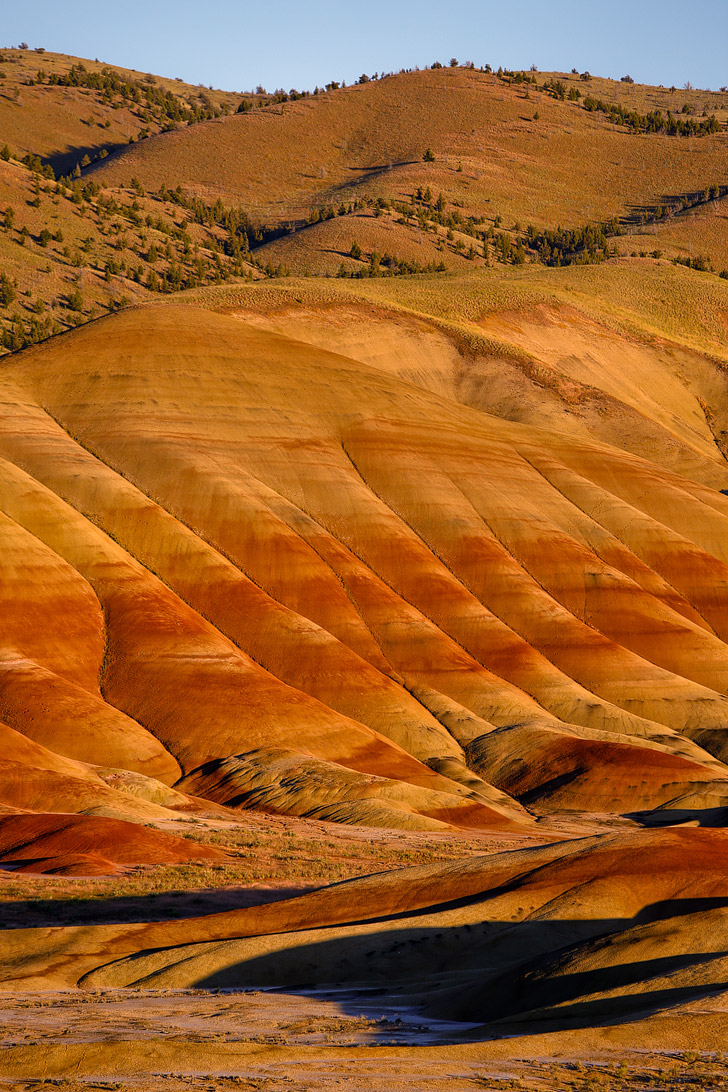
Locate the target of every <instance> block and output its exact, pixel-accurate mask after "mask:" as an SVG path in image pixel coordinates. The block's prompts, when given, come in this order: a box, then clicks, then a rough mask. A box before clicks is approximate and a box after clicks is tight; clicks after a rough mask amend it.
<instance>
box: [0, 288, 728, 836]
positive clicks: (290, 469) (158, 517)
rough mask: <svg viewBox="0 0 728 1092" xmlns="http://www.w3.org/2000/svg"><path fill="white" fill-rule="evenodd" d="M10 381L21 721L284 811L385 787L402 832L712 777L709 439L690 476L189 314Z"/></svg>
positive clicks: (70, 743)
mask: <svg viewBox="0 0 728 1092" xmlns="http://www.w3.org/2000/svg"><path fill="white" fill-rule="evenodd" d="M349 306H351V305H349ZM333 316H334V313H333V312H332V313H330V314H329V316H328V319H327V321H328V322H329V323H330V322H331V321H332V318H333ZM261 321H262V320H261ZM378 322H379V323H382V322H384V317H383V315H382V314H380V317H379V319H378ZM389 322H390V323H391V326H392V336H393V337H397V336H402V337H410V336H412V334H411V326H410V323H409V321H405V322H404V324H403V326H402V327H400V325H399V324H398V323H397V321H396V319H395V318H394V317H392V316H391V315H390V317H389ZM326 328H327V327H326V322H324V323H323V324H322V326H321V330H322V331H325V330H326ZM348 328H349V329H351V324H349V326H348ZM368 329H369V330H370V332H371V331H375V332H376V330H377V329H381V327H378V326H377V323H372V324H371V326H370V327H368ZM423 329H424V332H422V331H420V333H421V336H422V337H425V338H427V337H428V336H430V337H432V336H434V335H432V333H430V334H428V333H427V330H426V328H424V327H423ZM380 336H381V335H380ZM650 362H651V358H648V362H647V363H648V364H649V363H650ZM2 382H3V392H4V394H3V396H4V399H5V404H6V412H5V414H4V417H3V427H2V435H1V437H0V450H1V453H2V458H3V464H2V467H3V470H2V476H3V485H2V490H1V492H0V502H1V503H2V508H3V511H4V513H5V516H4V519H5V525H4V526H5V532H4V533H5V536H6V539H7V543H8V548H7V549H6V551H5V554H4V556H5V557H6V559H8V561H9V560H10V558H11V557H13V556H14V557H16V558H17V560H15V561H14V563H13V568H12V569H10V570H9V575H10V574H12V575H13V579H12V580H10V579H8V580H6V582H5V584H4V587H5V589H6V594H7V595H8V597H9V601H10V602H12V603H13V604H15V610H16V614H15V619H16V621H15V623H14V630H13V631H12V632H11V631H10V630H7V633H6V646H5V647H6V651H5V653H4V656H3V661H2V663H3V667H2V676H1V677H0V694H1V695H2V699H1V709H2V716H3V718H4V719H5V721H6V722H7V723H8V724H9V725H11V726H12V727H13V728H14V729H15V730H16V731H19V732H23V733H25V734H27V735H29V736H30V737H31V738H32V739H34V740H35V741H36V742H37V743H40V744H42V745H43V746H46V747H48V746H52V748H53V749H54V750H55V751H57V752H58V753H60V754H62V755H65V756H67V757H68V758H70V759H74V760H76V761H79V760H80V761H83V762H87V763H88V762H92V763H96V764H98V763H99V762H100V761H101V760H102V753H101V752H102V751H103V752H104V754H105V763H106V764H109V762H110V760H111V759H112V753H111V752H110V751H109V750H108V745H109V744H108V741H110V740H113V739H114V738H115V734H114V733H115V728H114V725H115V724H116V723H117V722H118V723H119V725H120V727H119V733H118V740H119V744H118V746H119V748H120V749H119V750H118V754H116V755H115V756H113V765H115V766H118V767H127V768H131V769H137V770H139V772H140V773H147V772H151V773H152V774H153V776H155V777H157V778H161V780H163V781H166V782H167V783H170V782H174V781H175V780H176V779H177V778H178V777H179V772H180V771H181V773H182V775H183V776H184V777H185V778H186V780H185V781H183V782H181V783H180V784H181V787H183V788H184V789H185V790H186V791H191V792H193V793H194V794H196V795H202V796H206V795H208V794H209V795H210V798H211V799H212V800H214V801H217V802H219V803H227V804H229V803H231V802H236V803H237V804H238V805H240V804H245V803H246V802H247V805H248V806H249V805H250V804H251V803H253V804H255V805H256V806H258V807H263V808H270V809H273V810H276V809H277V810H281V811H286V812H289V813H290V814H299V815H315V814H320V815H321V816H322V817H326V816H327V815H330V816H331V817H334V816H337V817H339V818H344V819H347V820H348V821H355V822H356V821H367V820H366V817H367V816H369V817H370V819H371V816H372V811H371V809H372V803H371V802H370V801H371V800H372V799H373V790H374V787H375V784H376V785H377V786H379V787H378V788H377V789H376V793H374V795H375V796H377V797H380V798H381V794H382V793H384V797H385V798H386V799H388V800H389V801H390V803H389V804H388V805H387V807H389V808H390V809H391V807H392V803H393V802H394V801H399V802H400V803H398V804H397V805H396V806H397V808H399V809H400V811H399V813H397V812H396V810H395V811H391V810H390V811H389V812H388V818H387V819H386V820H384V823H385V825H392V823H393V822H395V821H396V822H397V823H400V822H401V823H403V824H404V825H405V826H406V825H407V823H408V822H409V821H410V820H408V818H407V816H408V815H411V816H413V820H412V821H415V825H420V826H421V825H422V823H425V825H427V822H431V821H435V820H436V821H437V822H443V821H444V822H446V823H449V824H454V825H456V826H458V825H460V826H472V825H473V824H474V823H475V824H478V823H479V824H481V825H485V826H487V825H488V824H489V823H496V824H498V823H503V822H506V823H516V824H519V823H523V822H524V821H525V819H526V817H525V816H524V815H523V813H522V811H521V810H520V808H519V805H518V801H520V802H521V803H528V804H529V805H531V806H538V807H540V808H543V807H545V808H547V809H549V808H553V807H560V808H563V807H567V808H575V809H582V810H583V809H587V808H589V807H590V806H592V807H595V808H596V809H597V810H600V811H606V812H618V813H625V812H637V811H639V812H643V811H645V810H650V809H654V808H664V807H668V806H670V805H671V804H673V803H674V802H675V801H677V800H680V799H683V798H686V797H689V798H691V799H696V798H700V797H701V795H705V794H706V793H711V794H712V795H713V797H715V795H716V794H717V795H718V797H719V798H720V799H722V796H721V793H723V792H724V791H725V787H726V773H727V772H728V771H726V767H725V766H724V765H723V761H724V760H725V759H726V757H727V756H728V745H727V744H726V737H725V729H724V722H725V715H726V699H725V697H724V693H725V689H726V670H727V668H726V655H725V645H724V643H723V637H724V634H723V628H722V621H721V619H722V615H723V612H722V608H721V606H720V594H721V593H720V588H721V587H722V580H723V578H722V577H719V578H718V574H719V573H722V571H723V570H722V566H724V564H725V558H724V556H723V549H722V545H721V543H722V535H721V528H722V522H721V521H723V520H725V519H726V517H727V516H728V502H726V501H725V498H724V497H723V496H722V494H721V493H720V492H718V491H717V490H716V488H715V486H716V485H717V484H719V482H721V481H724V482H726V483H727V484H728V474H726V472H725V471H724V470H722V468H721V457H720V454H719V453H718V452H715V453H714V454H713V457H712V462H710V461H709V460H708V456H707V454H706V455H705V465H706V467H707V466H710V467H711V469H710V472H709V474H708V476H710V475H712V476H713V478H714V480H713V481H712V482H711V486H707V485H701V484H698V482H697V481H695V480H692V481H691V480H690V479H687V478H681V477H679V476H677V475H676V474H675V472H674V471H669V470H667V469H662V468H658V467H656V466H655V465H654V464H652V463H649V462H646V461H645V460H644V459H642V458H638V457H636V456H634V455H632V454H628V453H626V452H624V451H623V450H619V449H618V448H614V447H607V446H605V445H603V444H598V443H595V442H594V441H593V440H581V439H578V438H576V437H574V438H570V437H567V435H566V434H565V433H563V432H554V431H546V430H543V429H539V428H535V427H534V426H533V425H526V424H520V423H517V422H513V421H507V420H505V419H503V418H500V417H497V416H494V415H493V414H489V413H484V412H483V411H482V410H477V411H476V410H473V409H470V408H467V407H464V406H462V405H458V404H457V403H456V402H454V401H445V400H443V398H442V397H441V396H439V395H436V394H433V393H431V392H430V391H429V390H425V389H423V388H422V387H417V386H414V385H412V384H411V383H408V382H406V381H404V380H403V379H401V378H399V377H397V376H396V375H393V374H392V373H391V371H389V370H387V371H385V370H383V369H382V368H381V367H375V366H373V365H371V364H367V363H363V362H362V361H361V360H356V359H354V358H353V357H350V356H343V355H340V354H336V353H332V352H331V351H328V350H324V349H322V348H316V347H312V346H310V345H307V344H305V343H304V342H303V341H301V340H300V339H299V340H293V339H291V338H290V337H289V336H283V335H282V334H279V333H273V332H271V331H270V330H264V329H262V328H261V326H260V323H259V324H258V325H257V326H254V325H252V324H251V323H250V322H246V321H243V319H241V318H240V317H238V316H236V315H235V314H232V315H221V314H215V313H213V312H211V311H209V310H204V309H201V308H199V307H193V306H185V307H179V306H174V307H169V306H167V307H156V308H144V309H138V310H130V311H127V312H125V313H124V314H121V315H118V316H114V317H110V318H107V319H104V320H102V321H100V322H97V323H94V324H91V325H88V326H86V327H84V328H82V329H80V330H78V331H76V332H75V333H74V334H72V335H68V336H67V337H66V338H64V339H62V340H60V341H59V340H56V341H53V342H49V343H48V344H47V345H45V346H42V347H39V348H37V349H34V350H29V351H27V352H26V353H23V354H20V355H18V356H17V357H15V358H14V359H13V360H12V361H10V362H9V363H8V364H7V365H6V367H5V369H4V371H3V376H2ZM663 385H664V384H663ZM706 473H707V471H706ZM721 476H722V477H721ZM433 505H435V506H436V507H433ZM444 512H446V513H447V519H443V515H442V513H444ZM656 535H657V536H658V537H659V542H660V549H659V551H657V550H656V549H655V547H654V542H655V536H656ZM668 541H669V542H670V550H669V552H668V553H665V549H664V547H665V543H666V542H668ZM13 549H14V550H15V551H16V552H15V554H13V553H12V552H11V551H12V550H13ZM31 571H32V572H33V573H35V572H36V571H37V572H38V573H39V574H40V573H41V572H43V573H44V574H45V575H43V576H42V577H40V576H33V577H32V578H31ZM688 573H689V577H687V576H686V574H688ZM681 574H682V575H681ZM717 578H718V579H717ZM41 588H42V589H45V590H44V593H43V598H41V599H40V600H39V601H35V599H34V601H33V602H32V604H31V601H30V600H29V599H28V595H29V593H30V594H32V595H33V596H34V597H35V596H37V595H38V592H37V591H36V590H35V589H41ZM51 594H52V596H53V599H52V600H48V599H47V598H46V597H47V596H48V595H51ZM60 596H63V597H64V599H63V602H64V607H63V609H62V610H60V611H59V610H58V609H57V607H56V606H55V605H54V604H56V603H58V602H59V597H60ZM6 617H8V619H11V618H13V614H12V613H11V614H6ZM34 618H37V619H38V620H39V621H40V619H41V618H42V619H45V621H44V623H43V625H42V626H40V627H39V628H38V627H36V626H35V625H33V624H31V625H29V619H34ZM6 628H7V627H6ZM722 634H723V636H722ZM80 710H83V711H84V712H83V722H84V724H85V728H84V731H83V732H82V733H79V732H78V730H77V727H76V726H77V724H78V718H79V711H80ZM65 724H67V725H68V727H64V725H65ZM126 725H129V727H125V726H126ZM122 726H123V727H122ZM137 737H138V738H137ZM96 741H98V742H96ZM269 748H273V749H274V750H273V751H272V752H271V751H269V750H268V749H269ZM104 749H105V751H104ZM145 750H147V751H149V754H150V758H149V759H148V760H146V761H147V762H148V763H150V762H153V763H156V765H154V766H149V767H148V770H147V769H145V768H144V762H143V760H142V755H143V754H144V753H145ZM152 756H154V757H153V758H152ZM233 756H238V757H233ZM516 756H522V757H521V758H519V759H517V758H516ZM313 760H316V761H315V762H314V761H313ZM317 763H318V765H317ZM337 771H338V772H337ZM351 771H354V773H352V772H351ZM221 775H224V776H223V780H222V781H221V780H220V777H221ZM372 775H375V778H379V779H383V780H381V781H375V782H372V780H371V778H372ZM251 779H252V780H251ZM357 779H358V780H357ZM362 779H363V780H362ZM223 785H229V788H227V789H224V790H223V789H222V786H223ZM408 785H409V786H410V788H409V789H407V786H408ZM283 786H286V787H285V790H284V788H283ZM352 793H353V795H352ZM428 793H429V794H430V795H429V796H428V795H427V794H428ZM448 794H449V795H448ZM357 801H358V803H357ZM713 803H714V801H713ZM403 805H404V808H405V810H404V811H403V810H401V809H402V806H403ZM378 806H379V805H378ZM332 807H333V808H334V810H333V811H331V810H330V809H331V808H332ZM327 809H328V810H327ZM417 815H419V816H421V817H427V818H426V819H425V818H417ZM378 821H379V822H381V821H382V820H381V819H380V820H378Z"/></svg>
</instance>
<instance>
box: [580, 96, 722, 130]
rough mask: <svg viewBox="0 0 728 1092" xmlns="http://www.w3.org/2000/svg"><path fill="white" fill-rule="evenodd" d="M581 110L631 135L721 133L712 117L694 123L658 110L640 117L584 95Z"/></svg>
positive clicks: (637, 114)
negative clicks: (599, 117)
mask: <svg viewBox="0 0 728 1092" xmlns="http://www.w3.org/2000/svg"><path fill="white" fill-rule="evenodd" d="M583 105H584V109H585V110H588V111H590V112H591V113H594V112H599V113H601V114H605V115H606V116H607V117H608V118H609V120H610V121H611V122H613V123H614V124H615V125H624V126H625V127H626V128H627V129H632V131H633V132H635V133H664V134H665V135H666V136H710V135H711V134H712V133H719V132H720V131H721V128H722V126H721V124H720V122H719V121H718V119H717V118H716V116H715V114H711V115H710V116H709V117H706V118H703V119H702V120H700V121H697V120H696V119H695V118H692V117H686V118H679V117H675V115H674V114H672V113H671V112H670V111H669V110H668V111H667V115H665V114H663V113H662V111H661V110H651V111H650V112H649V114H640V113H639V111H637V110H630V109H628V108H627V107H626V106H621V105H619V104H617V103H608V102H604V100H603V99H595V98H593V97H592V96H591V95H587V97H586V98H585V99H584V103H583ZM683 110H685V108H683Z"/></svg>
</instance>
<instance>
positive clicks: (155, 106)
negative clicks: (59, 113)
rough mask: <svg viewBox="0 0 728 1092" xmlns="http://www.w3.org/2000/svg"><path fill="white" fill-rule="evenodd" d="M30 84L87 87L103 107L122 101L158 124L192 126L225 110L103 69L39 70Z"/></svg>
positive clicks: (201, 97) (202, 94)
mask: <svg viewBox="0 0 728 1092" xmlns="http://www.w3.org/2000/svg"><path fill="white" fill-rule="evenodd" d="M29 82H30V83H32V84H36V83H37V84H47V85H48V86H50V87H86V88H89V89H91V90H93V91H98V92H99V93H100V95H101V101H102V103H104V105H107V106H110V105H112V104H113V103H114V100H119V99H120V100H121V103H120V105H132V104H133V105H136V106H140V107H142V108H144V109H146V110H148V111H149V112H150V114H151V115H152V117H154V118H155V119H156V120H157V121H158V122H160V124H163V125H164V124H167V125H170V126H174V125H178V124H192V123H194V122H197V121H206V120H208V119H209V118H213V117H220V116H221V114H222V113H224V112H225V111H224V110H217V109H216V108H215V107H214V106H213V104H212V102H211V101H210V98H209V96H208V95H207V94H206V93H205V92H204V91H202V92H200V94H199V100H200V101H199V102H197V103H194V102H186V101H183V100H181V99H180V97H179V96H177V95H175V94H174V93H173V92H172V91H170V90H165V89H164V88H163V87H159V86H158V85H157V82H156V78H155V77H154V76H147V77H145V79H144V80H135V79H129V78H128V77H125V76H121V75H120V74H119V73H118V72H115V71H114V69H113V68H108V67H104V68H102V69H101V71H100V72H89V71H88V70H87V69H86V67H85V66H84V65H83V64H74V65H72V66H71V68H70V70H69V71H68V72H66V73H63V74H60V75H59V74H58V73H55V72H51V73H50V74H46V73H45V72H44V71H43V70H42V69H41V70H39V71H38V73H37V75H36V76H35V78H34V79H32V80H30V81H29Z"/></svg>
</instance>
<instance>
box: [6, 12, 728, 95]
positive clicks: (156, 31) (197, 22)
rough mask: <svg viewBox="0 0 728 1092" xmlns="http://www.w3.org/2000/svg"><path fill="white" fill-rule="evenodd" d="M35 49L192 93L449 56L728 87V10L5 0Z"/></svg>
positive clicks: (11, 28) (10, 39) (310, 81)
mask: <svg viewBox="0 0 728 1092" xmlns="http://www.w3.org/2000/svg"><path fill="white" fill-rule="evenodd" d="M2 7H3V9H4V10H3V13H2V17H1V18H0V37H1V38H2V42H1V43H0V44H1V45H3V46H11V45H18V44H19V43H20V42H21V41H25V42H28V44H29V45H30V46H31V47H35V46H44V47H45V48H46V49H48V50H53V51H55V52H59V53H72V54H75V55H76V56H80V57H91V58H95V57H98V58H99V60H102V61H106V62H107V63H111V64H118V65H122V66H125V67H128V68H134V69H139V70H141V71H143V72H154V73H157V74H158V75H162V76H179V77H181V78H182V79H184V80H186V81H187V82H189V83H204V84H212V85H213V86H215V87H222V88H225V89H226V90H230V91H242V90H249V89H251V88H254V87H255V86H257V85H258V84H262V85H263V86H264V87H265V88H267V89H268V90H275V89H276V88H279V87H283V88H285V89H286V90H289V89H290V88H292V87H297V88H299V89H305V88H308V89H311V88H313V87H314V86H315V85H316V84H324V83H327V82H328V81H329V80H346V81H347V82H351V81H353V80H355V79H356V78H357V77H358V76H359V75H360V74H361V73H362V72H366V73H368V74H369V75H371V74H372V73H374V72H375V71H376V72H382V71H384V72H388V71H392V70H397V69H399V68H413V67H415V66H416V65H419V66H424V65H426V64H430V63H431V62H432V61H435V60H439V61H442V62H446V61H448V60H449V59H450V57H453V56H454V57H457V58H458V59H459V60H460V61H470V60H472V61H474V62H475V63H476V64H477V65H483V64H485V63H490V64H492V65H493V67H494V68H497V67H498V66H499V65H503V66H504V67H506V68H528V67H529V66H530V65H532V64H535V65H536V66H537V67H538V68H540V69H543V70H549V69H551V70H558V71H568V70H570V69H571V68H572V67H574V66H575V67H576V68H578V69H579V70H580V71H581V70H583V69H585V68H588V69H589V71H590V72H592V73H593V74H594V75H600V76H611V77H614V78H619V77H620V76H624V75H626V74H627V73H629V74H630V75H631V76H632V77H633V78H634V79H635V80H636V81H637V82H639V83H656V84H660V83H661V84H665V85H666V86H670V85H671V84H675V85H676V86H677V87H681V86H683V84H684V83H685V82H686V81H688V80H689V81H690V82H691V83H692V84H693V86H695V87H701V88H706V87H710V88H712V89H717V88H718V87H720V86H722V85H725V84H728V0H659V2H658V0H611V2H609V0H604V2H602V3H594V0H578V2H577V0H499V2H494V0H439V2H434V0H416V2H415V0H398V2H397V3H392V2H391V0H365V2H363V3H362V2H359V3H352V2H351V0H349V2H347V0H344V3H343V4H335V3H331V2H323V0H299V2H292V0H278V2H271V0H255V2H253V3H251V2H249V0H238V2H236V0H209V2H207V3H204V2H200V0H194V2H193V0H116V2H114V3H110V2H109V0H65V2H63V0H3V4H2Z"/></svg>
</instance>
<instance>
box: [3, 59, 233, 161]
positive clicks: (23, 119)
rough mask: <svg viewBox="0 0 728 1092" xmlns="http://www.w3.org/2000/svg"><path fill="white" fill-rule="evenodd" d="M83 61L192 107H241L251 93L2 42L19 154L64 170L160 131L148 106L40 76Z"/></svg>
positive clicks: (9, 123) (6, 125)
mask: <svg viewBox="0 0 728 1092" xmlns="http://www.w3.org/2000/svg"><path fill="white" fill-rule="evenodd" d="M78 64H82V65H84V67H85V68H86V70H87V71H88V72H89V73H100V72H102V70H104V69H106V70H110V71H112V72H113V73H115V74H117V75H118V76H120V77H121V78H122V79H125V80H128V81H137V80H141V81H143V82H147V83H148V84H149V85H150V86H153V87H156V88H159V89H160V90H163V91H170V92H171V93H172V94H173V95H174V96H175V98H177V99H178V101H179V102H180V104H183V105H185V106H191V105H197V106H200V105H206V104H208V103H209V104H210V105H211V106H212V108H213V109H216V110H223V109H226V110H229V111H230V112H234V111H235V110H236V109H237V107H238V104H239V102H240V101H241V99H243V98H247V97H249V96H244V95H242V94H240V93H239V92H227V91H220V90H214V89H212V88H207V87H204V86H202V85H199V86H193V85H191V84H186V83H183V82H182V81H181V80H176V79H170V78H165V77H162V76H153V75H151V74H150V73H144V72H136V71H134V70H133V69H128V68H120V67H119V66H118V65H106V64H105V63H104V61H99V60H89V59H87V58H80V57H69V56H67V55H66V54H63V53H51V52H45V51H43V52H40V53H39V52H38V51H37V50H33V49H31V50H21V49H0V117H2V128H1V132H2V141H3V142H7V144H8V145H9V146H10V150H11V151H12V152H15V153H17V154H18V155H19V156H20V157H22V156H23V155H25V154H27V153H31V154H33V155H39V156H40V157H41V158H42V159H44V160H46V159H52V160H53V161H54V163H55V164H56V165H57V166H58V167H59V168H60V169H62V170H63V171H64V172H68V173H70V171H72V170H73V168H74V166H75V165H76V163H77V162H79V161H80V160H81V159H82V158H83V156H84V155H86V154H88V155H89V157H90V158H91V159H94V158H95V157H96V156H97V155H98V154H99V152H101V151H102V150H103V151H110V150H113V149H114V148H118V147H122V146H124V145H126V144H128V143H129V140H130V139H131V138H133V139H135V140H136V139H138V138H139V137H140V135H141V134H142V133H144V132H148V133H150V134H153V133H157V132H159V131H160V130H161V127H162V126H161V124H160V122H159V119H157V118H155V117H154V116H153V115H152V114H151V113H150V112H149V111H147V109H146V108H145V106H144V105H138V104H135V103H130V102H127V101H125V100H123V99H122V98H121V97H120V96H117V97H115V98H114V99H112V101H111V102H106V101H104V97H103V94H102V92H100V91H97V90H95V89H93V88H86V87H58V86H50V85H49V84H48V83H47V82H44V83H39V82H38V72H39V71H42V72H44V73H45V78H46V81H47V78H48V77H49V76H51V75H55V76H65V75H66V74H67V73H68V72H69V70H70V69H71V67H72V66H73V65H78ZM29 81H33V83H32V84H30V83H29Z"/></svg>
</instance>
